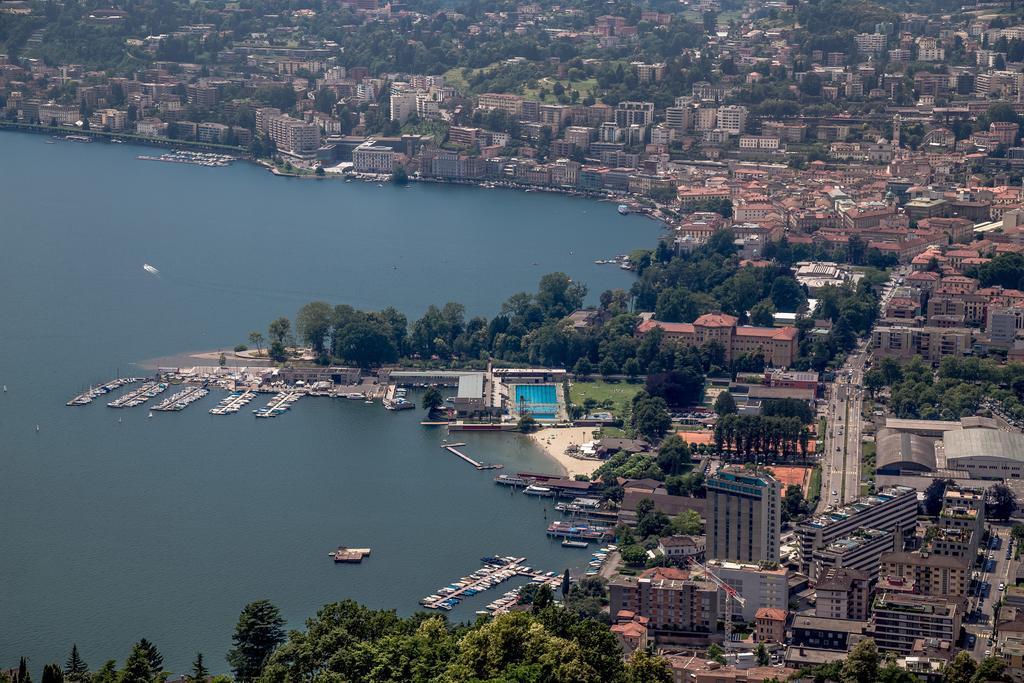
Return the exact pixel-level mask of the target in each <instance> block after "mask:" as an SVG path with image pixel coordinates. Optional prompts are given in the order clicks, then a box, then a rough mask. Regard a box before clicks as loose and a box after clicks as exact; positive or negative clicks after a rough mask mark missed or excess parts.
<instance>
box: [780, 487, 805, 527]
mask: <svg viewBox="0 0 1024 683" xmlns="http://www.w3.org/2000/svg"><path fill="white" fill-rule="evenodd" d="M782 509H783V511H784V512H785V514H786V518H787V519H789V520H794V519H799V518H801V517H803V516H804V515H806V514H807V513H808V512H809V510H808V506H807V501H805V500H804V494H803V490H802V489H801V488H800V486H799V485H797V484H790V485H789V486H787V487H786V496H785V497H784V498H783V500H782Z"/></svg>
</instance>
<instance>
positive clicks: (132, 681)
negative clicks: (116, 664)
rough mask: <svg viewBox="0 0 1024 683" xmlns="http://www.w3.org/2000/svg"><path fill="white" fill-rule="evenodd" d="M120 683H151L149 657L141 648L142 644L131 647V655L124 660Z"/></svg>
mask: <svg viewBox="0 0 1024 683" xmlns="http://www.w3.org/2000/svg"><path fill="white" fill-rule="evenodd" d="M120 682H121V683H153V674H152V669H151V668H150V663H149V656H148V653H147V652H146V650H145V649H144V648H143V647H142V643H141V642H139V643H136V644H135V646H134V647H132V653H131V654H130V655H128V659H126V660H124V669H123V670H122V671H121V676H120Z"/></svg>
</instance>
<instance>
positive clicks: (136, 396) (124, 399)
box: [107, 382, 167, 408]
mask: <svg viewBox="0 0 1024 683" xmlns="http://www.w3.org/2000/svg"><path fill="white" fill-rule="evenodd" d="M165 391H167V384H165V383H163V382H146V383H145V384H143V385H142V386H141V387H139V388H138V389H135V390H133V391H129V392H128V393H127V394H125V395H124V396H121V397H119V398H116V399H114V400H113V401H111V402H110V403H108V404H107V405H108V406H109V407H111V408H134V407H135V406H141V405H142V404H143V403H145V402H146V401H148V400H149V399H151V398H153V397H154V396H159V395H160V394H162V393H164V392H165Z"/></svg>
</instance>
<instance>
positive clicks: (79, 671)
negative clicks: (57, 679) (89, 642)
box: [64, 643, 89, 681]
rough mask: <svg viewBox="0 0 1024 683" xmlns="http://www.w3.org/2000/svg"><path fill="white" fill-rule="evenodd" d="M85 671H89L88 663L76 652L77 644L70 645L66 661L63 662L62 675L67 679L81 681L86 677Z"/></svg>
mask: <svg viewBox="0 0 1024 683" xmlns="http://www.w3.org/2000/svg"><path fill="white" fill-rule="evenodd" d="M87 673H89V665H88V664H86V663H85V661H84V660H83V659H82V656H81V655H80V654H78V644H77V643H75V644H74V645H72V646H71V654H70V655H68V661H67V662H65V663H64V677H65V678H66V679H68V680H69V681H82V680H84V679H85V678H86V674H87Z"/></svg>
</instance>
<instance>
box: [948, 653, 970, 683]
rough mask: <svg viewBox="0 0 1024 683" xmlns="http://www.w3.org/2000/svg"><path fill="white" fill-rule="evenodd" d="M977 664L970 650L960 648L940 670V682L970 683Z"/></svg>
mask: <svg viewBox="0 0 1024 683" xmlns="http://www.w3.org/2000/svg"><path fill="white" fill-rule="evenodd" d="M977 670H978V665H977V663H976V662H975V661H974V657H972V656H971V653H970V652H967V651H966V650H962V651H960V652H957V653H956V656H954V657H953V659H951V660H950V661H949V664H947V665H946V668H945V669H943V670H942V683H971V679H972V678H974V672H975V671H977Z"/></svg>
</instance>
